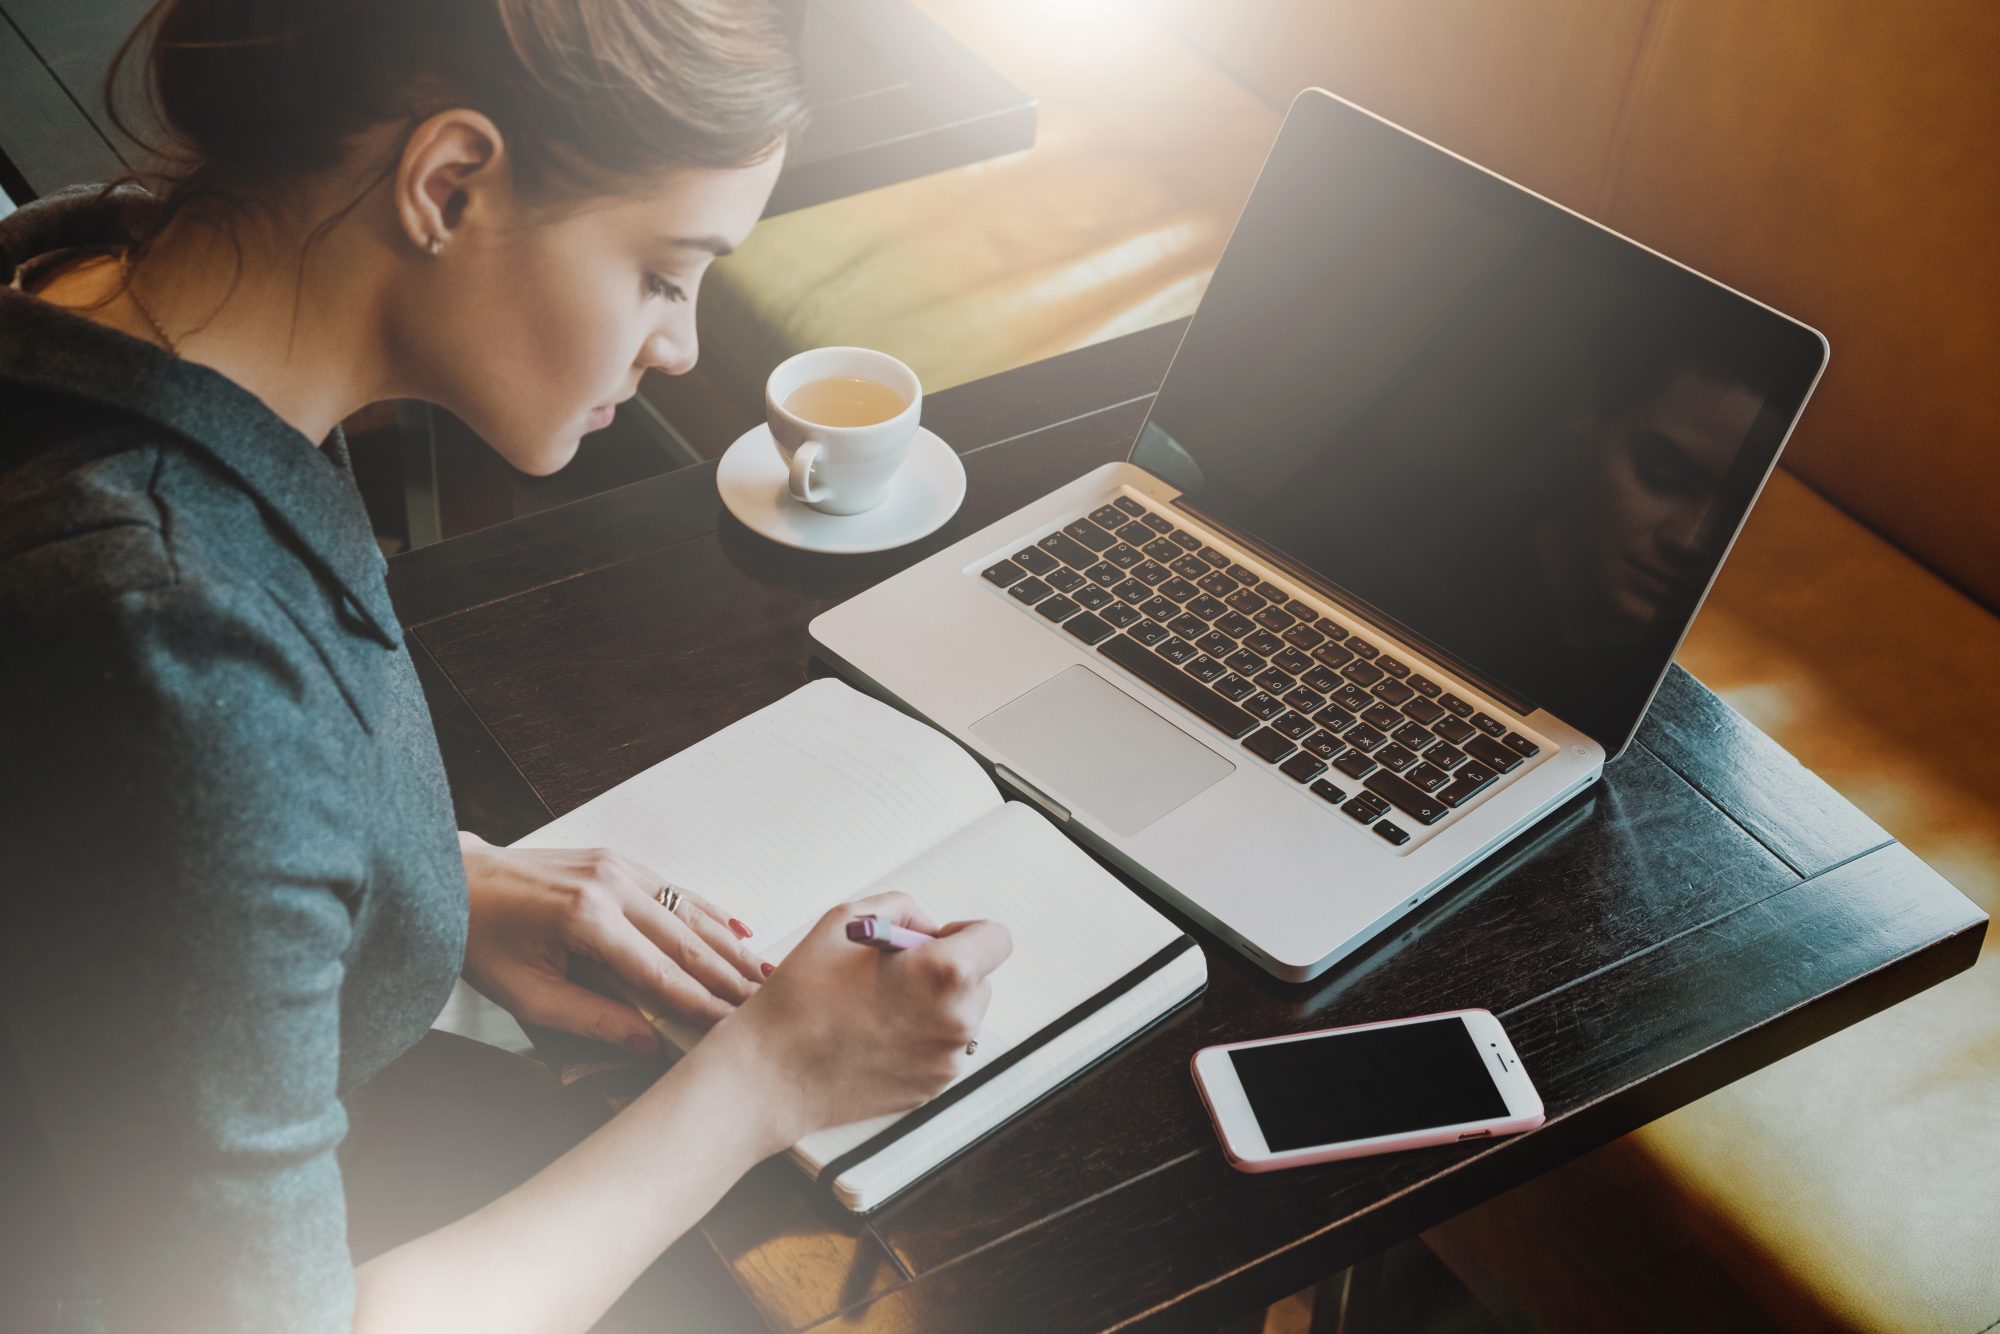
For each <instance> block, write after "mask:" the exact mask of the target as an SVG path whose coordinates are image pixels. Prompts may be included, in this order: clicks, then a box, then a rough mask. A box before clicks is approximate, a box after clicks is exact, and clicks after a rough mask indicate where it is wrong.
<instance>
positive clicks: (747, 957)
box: [639, 890, 764, 991]
mask: <svg viewBox="0 0 2000 1334" xmlns="http://www.w3.org/2000/svg"><path fill="white" fill-rule="evenodd" d="M639 911H640V912H641V913H642V914H644V917H645V918H647V919H650V918H654V917H655V916H657V915H661V914H664V915H665V916H666V917H667V918H668V919H669V920H676V921H680V922H682V923H684V924H685V925H686V926H687V927H688V928H689V929H690V930H692V931H693V932H694V933H695V935H697V936H699V937H700V938H701V939H702V940H703V941H705V942H707V944H708V946H709V948H710V949H712V950H713V951H714V952H715V955H716V957H717V958H719V959H722V960H724V961H725V962H727V963H728V964H730V965H731V966H732V967H734V968H735V969H736V971H737V972H738V973H741V974H742V975H743V979H744V980H745V981H746V982H748V983H749V984H750V989H751V990H752V991H754V990H756V988H757V987H758V985H760V984H761V983H762V982H763V980H764V968H763V961H762V960H761V959H759V958H758V957H757V952H756V951H755V950H753V949H751V948H750V947H749V946H748V945H745V944H744V943H743V940H742V938H741V937H739V936H738V935H737V934H736V931H735V929H734V928H733V927H732V925H731V923H732V922H733V921H734V920H735V919H733V918H731V917H729V916H728V915H727V914H725V913H723V912H721V911H719V910H718V909H717V908H716V907H715V905H714V904H712V903H710V902H709V901H708V900H707V899H705V898H702V897H701V896H700V895H699V894H690V893H688V892H687V891H686V890H682V891H681V906H680V909H679V911H678V912H673V913H669V912H667V910H666V908H665V907H664V906H663V905H662V904H661V903H660V902H659V900H657V899H653V898H650V897H649V898H648V899H647V900H646V903H645V905H644V906H642V907H641V908H640V909H639ZM641 929H642V930H644V929H645V923H644V921H643V920H642V922H641ZM744 929H745V931H746V932H747V931H748V929H749V928H747V927H746V928H744ZM646 934H647V935H649V936H653V939H654V941H655V942H656V943H658V944H659V945H660V947H661V948H662V949H665V948H666V942H665V941H663V940H661V939H660V938H659V937H658V936H657V935H654V933H653V932H652V931H650V930H648V931H646Z"/></svg>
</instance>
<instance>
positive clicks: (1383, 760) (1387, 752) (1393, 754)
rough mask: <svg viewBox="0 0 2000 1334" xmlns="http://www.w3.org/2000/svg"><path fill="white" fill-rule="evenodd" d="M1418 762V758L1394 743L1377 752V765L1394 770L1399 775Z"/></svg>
mask: <svg viewBox="0 0 2000 1334" xmlns="http://www.w3.org/2000/svg"><path fill="white" fill-rule="evenodd" d="M1416 762H1417V757H1416V756H1414V755H1412V754H1410V752H1409V751H1407V750H1405V749H1403V747H1401V746H1399V745H1397V744H1396V743H1395V742H1393V741H1391V742H1390V743H1389V744H1388V745H1386V746H1384V747H1382V749H1380V750H1378V751H1376V752H1375V763H1377V764H1379V765H1381V766H1382V767H1383V768H1384V769H1394V770H1395V771H1396V772H1397V773H1401V772H1403V770H1405V769H1407V768H1409V767H1410V766H1411V765H1413V764H1415V763H1416Z"/></svg>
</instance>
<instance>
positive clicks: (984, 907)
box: [516, 679, 1208, 1212]
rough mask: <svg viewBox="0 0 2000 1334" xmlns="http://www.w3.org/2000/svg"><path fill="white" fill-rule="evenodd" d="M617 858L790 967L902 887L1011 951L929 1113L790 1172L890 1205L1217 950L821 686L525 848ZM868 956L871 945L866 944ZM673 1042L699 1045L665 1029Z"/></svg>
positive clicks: (1009, 805)
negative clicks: (745, 933) (980, 920)
mask: <svg viewBox="0 0 2000 1334" xmlns="http://www.w3.org/2000/svg"><path fill="white" fill-rule="evenodd" d="M516 846H520V847H609V848H613V849H615V850H617V851H618V852H621V853H623V854H624V855H626V856H628V857H631V858H633V859H634V860H636V861H638V862H640V863H641V864H643V865H645V866H647V867H649V868H651V869H652V870H655V871H657V872H659V873H660V874H661V875H662V876H664V877H666V878H667V879H669V880H671V881H673V882H674V883H676V884H680V885H685V886H687V887H688V888H689V889H692V890H694V891H695V892H697V893H699V894H702V895H704V896H706V897H707V898H708V899H709V900H710V901H711V902H714V903H716V904H717V905H718V906H720V907H723V908H725V909H726V910H728V911H730V912H733V913H735V914H737V915H738V916H740V917H742V918H744V919H745V920H746V921H748V922H750V923H751V924H752V925H753V926H755V927H756V929H757V933H758V934H757V936H756V938H755V943H759V944H761V943H762V942H765V941H769V942H771V943H770V944H769V945H766V946H764V948H763V954H764V957H765V958H767V959H769V960H771V961H773V962H776V961H777V960H779V959H781V958H783V957H784V955H785V954H786V952H787V951H789V950H790V949H791V947H792V946H793V945H794V944H796V943H797V941H798V940H799V938H800V937H801V936H803V935H804V934H805V932H806V931H807V930H809V929H810V928H811V927H812V925H813V923H814V922H816V921H817V920H818V919H819V916H820V914H821V913H823V912H824V911H826V909H828V908H829V907H832V906H833V905H834V904H836V903H842V902H845V901H847V900H849V899H856V898H860V897H862V896H864V895H867V894H872V893H877V892H880V891H881V890H885V889H900V890H903V891H905V892H907V893H909V894H910V895H911V896H912V897H914V898H915V899H916V900H917V902H918V903H919V904H921V905H922V907H923V908H924V910H925V911H926V912H928V913H929V914H930V915H931V916H932V917H933V918H934V919H936V920H937V921H940V922H949V921H955V920H961V919H966V918H974V917H990V918H993V919H995V920H997V921H999V922H1001V923H1003V924H1005V925H1006V927H1007V928H1008V930H1009V931H1010V932H1012V934H1013V937H1014V953H1013V955H1012V956H1011V957H1010V958H1009V959H1008V960H1007V962H1006V963H1004V964H1002V965H1001V966H1000V968H999V970H998V971H996V972H995V973H994V974H993V1001H992V1005H991V1008H990V1009H989V1010H988V1011H987V1016H986V1023H985V1027H984V1028H983V1029H982V1030H981V1032H980V1035H979V1049H978V1052H977V1054H976V1055H975V1056H974V1057H973V1058H972V1060H971V1061H970V1062H968V1065H967V1069H966V1071H965V1072H964V1074H962V1075H961V1076H960V1077H959V1079H958V1080H957V1081H955V1082H954V1083H953V1084H952V1085H951V1086H950V1087H948V1088H947V1089H946V1090H945V1091H944V1092H943V1093H941V1094H940V1095H939V1096H938V1097H936V1098H934V1099H932V1100H931V1101H930V1102H929V1103H926V1104H925V1105H924V1106H922V1107H919V1108H917V1109H916V1110H915V1111H912V1112H908V1113H905V1114H903V1115H901V1116H887V1117H882V1118H879V1119H877V1120H873V1121H865V1122H858V1123H856V1124H853V1125H847V1126H837V1127H834V1128H831V1129H827V1130H822V1131H818V1132H816V1133H814V1134H811V1135H808V1136H807V1137H806V1138H804V1139H803V1140H800V1141H799V1143H798V1144H796V1145H795V1146H793V1148H792V1150H791V1156H792V1158H793V1160H794V1161H796V1162H797V1163H798V1164H799V1165H800V1166H801V1167H802V1168H804V1169H805V1170H806V1172H807V1173H809V1174H810V1175H811V1176H813V1177H814V1178H815V1179H816V1180H820V1181H823V1182H826V1183H828V1185H829V1186H830V1188H831V1190H832V1192H833V1196H834V1198H835V1199H837V1200H839V1201H840V1203H841V1204H843V1205H845V1206H846V1207H847V1208H849V1209H852V1210H855V1211H856V1212H861V1211H865V1210H868V1209H872V1208H874V1207H876V1206H877V1205H879V1204H881V1203H883V1202H884V1201H886V1200H887V1199H889V1198H890V1197H891V1196H892V1195H894V1194H895V1193H896V1192H897V1191H900V1190H902V1189H903V1188H904V1187H905V1186H908V1185H909V1184H910V1183H911V1182H913V1181H915V1180H916V1179H917V1178H918V1177H920V1176H922V1175H923V1174H924V1173H926V1172H928V1171H930V1170H931V1169H932V1168H934V1167H936V1166H938V1165H939V1164H940V1163H942V1162H944V1161H945V1160H946V1159H947V1158H950V1157H951V1156H952V1155H954V1154H956V1153H958V1152H959V1151H960V1150H962V1149H964V1148H966V1147H967V1146H968V1145H970V1144H971V1143H973V1141H975V1140H977V1139H979V1138H980V1137H981V1136H983V1135H985V1134H986V1133H988V1132H989V1131H991V1130H994V1129H995V1128H997V1127H998V1126H999V1125H1000V1124H1001V1123H1002V1122H1004V1121H1006V1120H1007V1119H1008V1118H1009V1117H1011V1116H1013V1115H1014V1114H1015V1113H1017V1112H1019V1111H1020V1110H1021V1109H1023V1108H1024V1107H1026V1106H1028V1104H1030V1103H1032V1102H1033V1101H1035V1100H1036V1099H1037V1098H1039V1097H1041V1096H1042V1095H1043V1094H1045V1093H1047V1092H1049V1091H1050V1090H1051V1089H1054V1088H1056V1087H1057V1086H1058V1085H1060V1084H1062V1083H1063V1082H1064V1081H1066V1080H1068V1079H1069V1078H1071V1077H1072V1076H1074V1075H1076V1074H1078V1073H1079V1072H1081V1071H1082V1070H1084V1069H1085V1068H1086V1067H1087V1066H1089V1065H1090V1064H1092V1063H1093V1062H1095V1061H1097V1060H1098V1059H1100V1058H1102V1057H1103V1056H1104V1055H1105V1054H1106V1053H1108V1052H1110V1051H1111V1050H1112V1049H1113V1048H1115V1047H1117V1046H1119V1045H1120V1044H1121V1043H1123V1042H1125V1041H1126V1040H1127V1039H1129V1038H1131V1037H1132V1036H1134V1035H1135V1034H1137V1033H1139V1032H1140V1031H1141V1030H1143V1029H1145V1028H1147V1027H1148V1026H1149V1025H1151V1024H1152V1023H1154V1022H1155V1021H1156V1020H1158V1019H1160V1018H1161V1017H1162V1016H1164V1015H1165V1014H1166V1013H1167V1012H1168V1011H1170V1010H1172V1009H1173V1008H1174V1007H1176V1006H1177V1005H1179V1004H1180V1003H1181V1002H1183V1001H1185V1000H1187V999H1188V998H1189V997H1191V996H1193V995H1195V994H1196V993H1197V992H1199V991H1200V990H1201V989H1202V987H1203V985H1204V984H1205V983H1206V982H1207V979H1208V969H1207V964H1206V962H1205V960H1204V959H1203V957H1202V952H1201V950H1200V949H1198V948H1196V946H1195V943H1194V942H1193V941H1192V940H1191V939H1189V938H1188V936H1186V935H1185V934H1184V933H1182V932H1181V931H1180V930H1179V929H1178V928H1177V927H1175V926H1174V925H1173V924H1172V923H1171V922H1169V921H1167V919H1166V918H1164V917H1162V916H1161V915H1160V914H1159V913H1157V912H1155V911H1154V910H1153V909H1152V908H1150V907H1149V906H1147V905H1146V903H1145V902H1143V901H1142V900H1141V899H1140V898H1139V897H1138V896H1137V895H1135V894H1133V893H1132V892H1131V891H1130V890H1129V889H1127V888H1126V887H1125V886H1124V885H1123V884H1121V883H1120V882H1119V881H1118V880H1117V879H1116V878H1115V877H1113V876H1112V875H1111V874H1110V873H1109V872H1107V871H1105V870H1104V868H1102V867H1101V866H1099V865H1098V864H1097V863H1096V862H1095V861H1093V860H1091V858H1090V856H1089V855H1088V854H1087V853H1085V852H1083V851H1082V850H1081V849H1080V848H1077V847H1076V846H1075V845H1073V844H1072V843H1070V841H1069V840H1068V839H1066V838H1065V837H1063V835H1062V834H1061V833H1060V832H1059V831H1058V830H1057V829H1056V828H1055V827H1054V826H1053V825H1051V824H1050V823H1049V822H1048V820H1047V819H1046V818H1044V817H1043V816H1042V815H1041V814H1040V813H1039V812H1037V811H1036V810H1034V809H1033V808H1032V807H1029V806H1026V805H1023V804H1022V803H1020V802H1010V801H1003V800H1002V799H1001V796H1000V793H999V792H998V790H996V789H995V788H994V786H993V784H992V782H991V781H990V780H989V779H988V778H987V777H986V774H985V771H984V770H983V769H981V768H980V766H979V763H978V762H977V761H976V760H974V759H973V758H972V757H971V756H969V755H967V754H966V753H965V752H964V751H962V750H961V749H959V747H958V746H957V744H956V743H954V742H953V741H952V740H951V739H950V738H948V737H946V736H944V735H943V734H941V733H939V732H937V731H935V730H933V729H932V728H930V727H927V726H925V725H924V724H923V723H920V722H917V721H916V720H914V719H912V718H909V717H907V716H905V715H904V714H901V713H899V712H897V711H896V710H895V709H892V708H890V707H889V706H888V705H886V704H882V703H879V702H877V701H876V700H873V699H870V698H869V697H867V696H865V695H863V694H861V693H859V692H858V691H855V690H853V689H851V688H850V687H848V686H846V685H843V684H841V683H840V682H838V681H835V680H831V679H825V680H819V681H814V682H812V683H811V684H809V685H805V686H802V687H800V688H799V689H798V690H795V691H793V692H792V693H791V694H789V695H787V696H786V697H785V698H783V699H781V700H779V701H778V702H777V703H775V704H772V705H770V706H769V707H768V708H764V709H761V710H759V711H758V712H756V713H753V714H751V715H750V716H749V717H747V718H743V719H741V720H739V721H737V722H735V723H732V724H731V725H730V726H728V727H725V728H723V729H722V730H721V731H719V732H717V733H716V734H715V735H713V736H710V737H708V738H706V739H704V740H702V741H700V742H697V743H696V744H694V745H692V746H690V747H688V748H687V749H686V750H684V751H682V752H681V753H680V754H678V755H675V756H672V757H671V758H669V759H666V760H662V761H661V762H660V763H658V764H656V765H654V766H653V767H652V768H650V769H647V770H646V771H645V772H643V773H640V774H637V775H635V776H634V777H632V778H630V779H628V780H626V781H625V782H623V783H621V784H619V785H618V786H617V787H615V788H613V789H611V790H610V791H609V792H606V793H604V794H603V795H602V796H600V797H597V798H596V799H594V800H592V801H589V802H587V803H585V804H584V805H582V806H579V807H577V808H576V809H575V810H573V811H571V812H570V813H569V814H567V815H565V816H563V817H562V818H561V819H559V820H556V821H555V822H554V823H552V824H549V825H546V826H544V827H543V828H541V829H539V830H537V831H536V832H535V833H533V834H530V835H529V836H528V837H526V838H524V839H522V840H521V841H520V843H519V844H517V845H516ZM854 948H855V949H862V948H865V947H864V946H860V945H856V946H854ZM649 1017H651V1018H652V1019H653V1021H654V1025H655V1027H658V1028H659V1029H660V1030H661V1032H662V1033H663V1034H665V1035H666V1036H667V1037H668V1038H669V1039H670V1040H673V1041H675V1042H676V1043H677V1044H679V1045H681V1046H683V1047H685V1046H686V1044H687V1042H688V1041H690V1040H692V1035H690V1034H689V1033H687V1032H686V1031H684V1030H677V1028H676V1026H675V1025H673V1024H672V1023H670V1022H667V1021H665V1020H663V1019H662V1018H661V1017H659V1016H658V1015H650V1016H649Z"/></svg>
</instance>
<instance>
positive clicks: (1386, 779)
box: [1362, 769, 1451, 825]
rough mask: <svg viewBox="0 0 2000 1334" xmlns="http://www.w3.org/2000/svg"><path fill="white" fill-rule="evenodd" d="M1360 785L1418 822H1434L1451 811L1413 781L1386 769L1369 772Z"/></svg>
mask: <svg viewBox="0 0 2000 1334" xmlns="http://www.w3.org/2000/svg"><path fill="white" fill-rule="evenodd" d="M1362 785H1363V786H1364V787H1366V788H1367V789H1368V790H1369V791H1370V792H1373V793H1375V794H1376V795H1377V796H1380V797H1382V798H1384V799H1385V800H1387V801H1388V803H1389V804H1390V805H1392V806H1394V807H1395V808H1396V809H1397V810H1399V811H1401V812H1402V813H1403V814H1405V815H1407V816H1409V817H1410V818H1411V819H1412V820H1415V821H1416V822H1417V823H1418V824H1425V825H1430V824H1436V823H1437V822H1438V821H1439V820H1442V819H1444V817H1445V816H1446V815H1448V814H1450V812H1451V808H1450V807H1449V806H1447V805H1445V804H1444V803H1443V802H1442V801H1440V800H1438V799H1437V798H1436V797H1433V796H1432V795H1431V794H1430V793H1428V792H1426V791H1424V790H1423V789H1422V788H1420V787H1418V786H1417V785H1416V784H1415V783H1412V782H1410V781H1409V780H1408V779H1406V778H1404V777H1402V776H1401V775H1398V774H1392V773H1390V772H1389V771H1388V770H1386V769H1378V770H1376V771H1375V772H1374V773H1372V774H1369V775H1368V777H1367V779H1366V780H1365V781H1364V783H1363V784H1362Z"/></svg>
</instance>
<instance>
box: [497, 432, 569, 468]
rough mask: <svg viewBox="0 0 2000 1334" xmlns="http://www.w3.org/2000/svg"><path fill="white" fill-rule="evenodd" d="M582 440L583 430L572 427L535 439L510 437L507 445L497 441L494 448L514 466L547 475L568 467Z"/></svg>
mask: <svg viewBox="0 0 2000 1334" xmlns="http://www.w3.org/2000/svg"><path fill="white" fill-rule="evenodd" d="M582 444H583V433H582V432H580V431H574V430H572V431H567V432H563V433H560V434H558V433H553V432H552V433H551V434H549V435H546V436H542V437H540V438H539V439H537V440H534V441H533V442H529V441H525V440H519V441H509V442H508V443H506V444H504V445H502V444H496V445H494V447H493V448H494V450H495V452H497V453H498V454H499V455H500V457H502V458H504V459H506V460H507V462H508V463H510V464H512V465H513V466H514V469H515V471H517V472H521V473H525V474H526V475H527V476H529V477H547V476H549V475H550V474H552V473H558V472H561V471H562V470H563V469H564V468H566V467H568V466H569V462H570V460H571V459H574V458H575V457H576V451H577V450H578V448H580V447H581V446H582Z"/></svg>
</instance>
